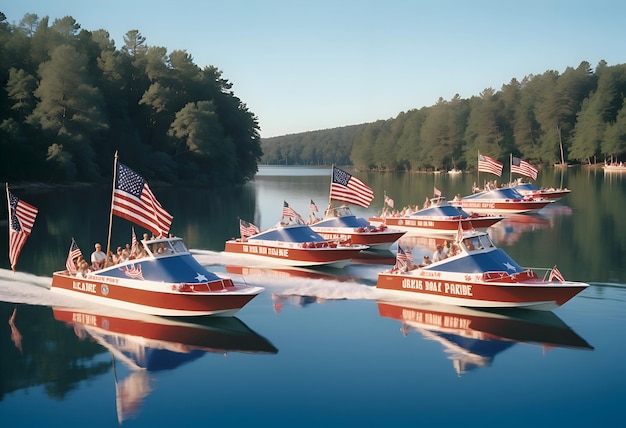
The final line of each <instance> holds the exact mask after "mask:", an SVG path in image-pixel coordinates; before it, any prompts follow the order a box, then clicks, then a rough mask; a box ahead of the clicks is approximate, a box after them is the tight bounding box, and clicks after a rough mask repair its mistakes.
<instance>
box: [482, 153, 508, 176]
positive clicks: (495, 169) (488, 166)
mask: <svg viewBox="0 0 626 428" xmlns="http://www.w3.org/2000/svg"><path fill="white" fill-rule="evenodd" d="M502 165H503V164H502V162H498V161H497V160H495V159H493V158H490V157H489V156H485V155H481V154H480V153H479V154H478V171H479V172H488V173H490V174H495V175H497V176H498V177H500V176H501V175H502Z"/></svg>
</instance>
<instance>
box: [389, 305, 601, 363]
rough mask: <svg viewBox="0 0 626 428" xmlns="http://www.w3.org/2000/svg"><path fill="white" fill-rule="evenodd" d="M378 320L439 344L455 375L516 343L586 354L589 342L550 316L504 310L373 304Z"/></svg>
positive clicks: (489, 358)
mask: <svg viewBox="0 0 626 428" xmlns="http://www.w3.org/2000/svg"><path fill="white" fill-rule="evenodd" d="M378 311H379V314H380V316H381V317H384V318H390V319H394V320H397V321H399V322H401V323H402V327H401V331H402V334H404V335H405V336H408V335H409V334H411V333H414V332H415V333H418V334H420V335H421V336H422V337H423V338H425V339H428V340H433V341H436V342H438V343H440V344H441V345H442V347H443V348H444V350H445V352H446V355H447V356H448V358H449V359H450V360H452V364H453V367H454V369H455V371H456V372H457V374H458V375H463V374H465V373H467V372H469V371H471V370H474V369H478V368H481V367H489V366H490V365H491V364H492V362H493V360H494V358H495V357H496V356H497V355H498V354H500V353H501V352H503V351H505V350H507V349H509V348H511V347H512V346H515V345H516V344H518V343H529V344H535V345H539V346H541V347H542V348H544V349H552V348H554V347H562V348H570V349H580V350H592V349H593V347H592V346H591V345H589V343H588V342H587V341H586V340H585V339H583V338H582V337H580V336H579V335H578V334H577V333H576V332H574V331H573V330H572V329H571V328H570V327H569V326H568V325H567V324H565V323H564V322H563V321H562V320H561V319H560V318H559V317H557V316H556V315H555V314H554V313H553V312H547V311H526V310H522V309H520V310H514V309H509V310H506V311H495V310H490V311H482V310H478V309H470V308H463V307H459V306H449V305H437V304H432V303H424V304H419V303H413V302H402V303H398V302H378Z"/></svg>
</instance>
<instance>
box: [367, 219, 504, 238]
mask: <svg viewBox="0 0 626 428" xmlns="http://www.w3.org/2000/svg"><path fill="white" fill-rule="evenodd" d="M502 219H503V217H500V216H493V217H477V218H464V219H462V220H460V222H461V225H462V226H461V227H463V229H469V228H470V224H471V227H473V228H474V229H486V228H488V227H490V226H493V225H494V224H496V223H498V222H499V221H501V220H502ZM370 221H371V222H374V223H385V224H387V226H389V227H394V228H402V229H403V230H407V231H409V232H411V231H416V232H432V233H446V234H455V233H456V232H457V230H458V229H459V219H458V218H449V219H445V220H434V219H427V218H424V219H420V218H418V217H386V218H381V217H370Z"/></svg>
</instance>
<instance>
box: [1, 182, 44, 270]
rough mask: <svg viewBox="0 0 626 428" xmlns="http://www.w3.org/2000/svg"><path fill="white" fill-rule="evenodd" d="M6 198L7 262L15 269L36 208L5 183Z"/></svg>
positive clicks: (35, 213)
mask: <svg viewBox="0 0 626 428" xmlns="http://www.w3.org/2000/svg"><path fill="white" fill-rule="evenodd" d="M7 200H8V204H9V262H10V263H11V269H13V271H15V265H16V264H17V259H18V257H19V255H20V251H22V247H23V246H24V244H25V243H26V239H27V238H28V236H29V235H30V231H31V230H32V229H33V225H34V224H35V218H36V217H37V212H38V210H37V208H35V207H34V206H32V205H30V204H28V203H26V202H24V201H21V200H19V199H18V198H17V197H16V196H14V195H13V194H12V193H11V192H10V191H9V186H8V185H7Z"/></svg>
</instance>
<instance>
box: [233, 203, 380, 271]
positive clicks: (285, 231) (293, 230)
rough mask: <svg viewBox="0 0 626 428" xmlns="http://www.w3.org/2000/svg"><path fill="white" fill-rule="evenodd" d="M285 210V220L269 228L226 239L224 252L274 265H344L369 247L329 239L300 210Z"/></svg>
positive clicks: (335, 266) (283, 218) (337, 266)
mask: <svg viewBox="0 0 626 428" xmlns="http://www.w3.org/2000/svg"><path fill="white" fill-rule="evenodd" d="M284 214H286V213H285V210H284V209H283V217H282V219H281V221H279V222H278V223H277V224H276V225H274V226H273V227H271V228H269V229H266V230H264V231H259V232H258V233H254V234H252V235H250V236H246V235H242V237H241V238H232V239H230V240H228V241H226V244H225V247H224V253H226V254H232V255H237V256H239V257H246V258H247V259H250V260H254V261H257V262H266V263H269V264H270V265H282V266H296V267H306V266H326V267H333V268H344V267H345V266H347V265H348V263H350V261H351V260H352V259H353V258H354V257H356V256H357V255H358V254H359V253H360V252H361V251H363V250H367V249H368V247H367V245H358V244H351V243H349V242H341V241H339V240H328V239H325V238H323V237H322V236H320V235H319V234H318V233H317V232H315V231H314V230H313V229H311V227H310V226H309V225H307V224H306V223H305V222H304V220H303V219H302V217H300V216H299V215H297V213H295V212H294V214H296V215H293V216H286V215H284Z"/></svg>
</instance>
